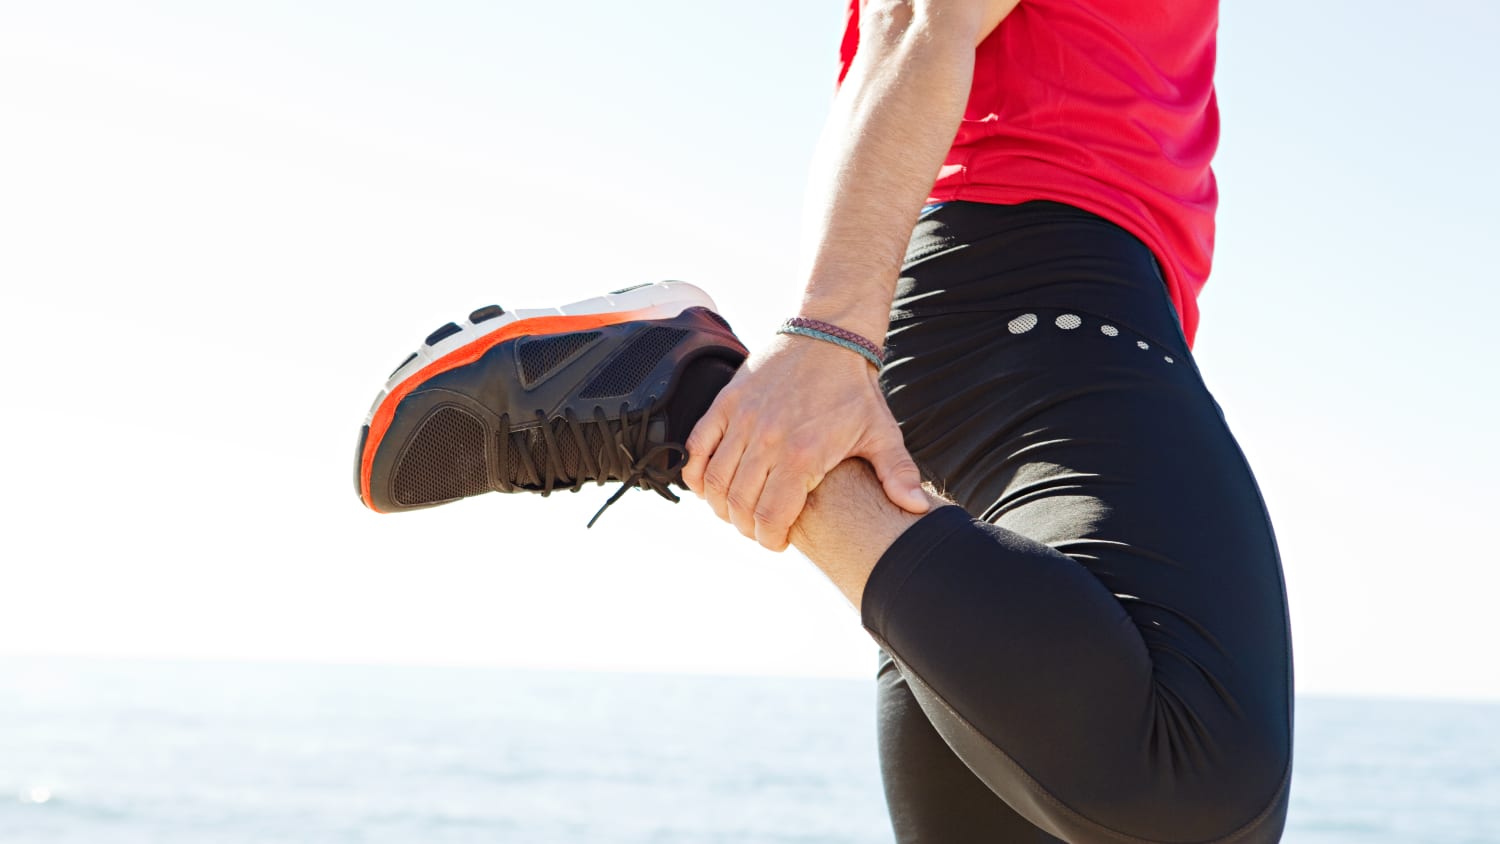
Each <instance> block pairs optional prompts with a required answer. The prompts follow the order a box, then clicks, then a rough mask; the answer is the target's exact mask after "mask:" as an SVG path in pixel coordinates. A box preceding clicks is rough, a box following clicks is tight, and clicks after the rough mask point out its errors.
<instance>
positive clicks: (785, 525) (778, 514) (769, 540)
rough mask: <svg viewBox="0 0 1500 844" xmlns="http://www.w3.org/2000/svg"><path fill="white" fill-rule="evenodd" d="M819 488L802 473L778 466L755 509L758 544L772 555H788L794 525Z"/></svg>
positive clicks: (767, 480) (756, 539)
mask: <svg viewBox="0 0 1500 844" xmlns="http://www.w3.org/2000/svg"><path fill="white" fill-rule="evenodd" d="M816 485H817V484H815V483H814V482H813V478H811V477H810V476H808V475H806V474H804V473H802V472H798V471H796V470H795V469H792V468H789V467H783V466H777V467H776V468H775V469H774V470H773V471H772V472H771V475H770V477H769V478H767V479H766V485H765V488H764V489H763V490H762V491H761V493H760V504H758V505H757V506H756V508H755V541H756V542H759V543H760V544H761V545H764V546H765V547H767V548H769V549H771V550H772V551H785V550H786V546H787V544H788V543H789V541H790V537H791V531H792V525H794V524H796V523H797V518H798V517H799V516H801V515H802V508H803V507H805V506H807V493H808V492H809V491H810V490H811V489H812V488H813V487H814V486H816Z"/></svg>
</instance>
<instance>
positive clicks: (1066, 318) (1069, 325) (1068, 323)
mask: <svg viewBox="0 0 1500 844" xmlns="http://www.w3.org/2000/svg"><path fill="white" fill-rule="evenodd" d="M1080 325H1083V320H1081V319H1079V318H1078V314H1063V315H1062V316H1060V317H1058V318H1057V327H1058V328H1062V329H1065V330H1069V331H1071V330H1072V329H1074V328H1077V327H1078V326H1080Z"/></svg>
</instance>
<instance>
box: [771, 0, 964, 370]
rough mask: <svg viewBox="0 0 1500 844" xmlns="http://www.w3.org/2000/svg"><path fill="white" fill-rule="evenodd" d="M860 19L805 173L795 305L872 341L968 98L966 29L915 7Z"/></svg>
mask: <svg viewBox="0 0 1500 844" xmlns="http://www.w3.org/2000/svg"><path fill="white" fill-rule="evenodd" d="M898 5H899V4H898ZM867 23H868V25H867V27H866V28H865V29H864V31H862V32H861V43H860V48H859V52H858V54H857V55H856V57H855V60H854V63H853V65H852V66H851V67H850V69H849V74H848V75H847V77H846V78H845V80H844V84H843V86H842V87H841V88H840V90H839V93H838V96H837V97H836V98H835V100H834V104H833V108H832V111H831V113H830V115H829V117H828V121H827V123H826V125H825V126H824V129H823V135H822V138H821V140H820V141H819V144H818V148H817V152H816V153H815V155H814V160H813V166H812V169H811V172H810V174H809V179H808V188H807V195H806V206H805V209H804V221H803V225H804V231H803V255H802V261H803V263H802V270H801V271H802V273H804V274H805V280H806V283H807V289H806V293H805V295H804V298H803V306H802V313H803V314H804V315H807V316H812V317H817V318H820V319H825V320H828V321H830V322H833V323H835V324H838V325H841V326H844V327H845V328H848V329H849V330H851V331H855V332H858V333H860V334H863V335H864V336H866V337H869V338H870V339H872V340H874V341H875V342H877V343H879V342H881V341H882V340H883V338H884V336H885V330H886V324H887V320H888V314H889V311H890V304H891V299H892V296H893V295H894V291H895V285H896V278H897V276H898V274H899V272H900V268H901V261H902V257H903V256H904V255H905V251H906V244H907V241H908V239H909V238H910V236H911V230H912V226H913V225H914V224H915V222H916V218H917V213H918V212H919V210H920V209H921V205H922V201H923V200H924V199H925V198H926V197H927V195H928V192H929V191H930V190H931V188H932V184H933V181H934V180H935V179H936V177H937V172H938V168H940V167H941V166H942V163H943V159H944V158H945V156H946V155H947V152H948V149H949V147H950V146H951V145H952V143H953V136H954V134H955V133H956V132H957V131H958V124H959V121H960V119H961V118H962V116H963V110H964V105H965V103H966V102H967V100H968V95H969V85H970V83H971V81H972V78H973V72H974V42H973V40H972V39H973V37H974V33H973V32H972V31H970V30H966V29H965V28H964V27H961V26H952V25H943V24H942V23H941V22H936V23H935V22H934V21H932V20H930V19H927V18H926V17H925V16H921V15H918V16H916V17H915V18H913V17H910V16H901V15H891V14H886V15H877V16H872V18H871V19H869V20H868V22H867Z"/></svg>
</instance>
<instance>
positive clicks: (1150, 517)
mask: <svg viewBox="0 0 1500 844" xmlns="http://www.w3.org/2000/svg"><path fill="white" fill-rule="evenodd" d="M1028 206H1029V207H1028ZM1028 206H1015V207H1000V206H970V204H967V203H961V204H957V205H954V206H948V207H945V208H943V209H940V210H939V211H938V212H937V213H934V214H932V215H928V216H925V217H924V219H923V220H922V221H921V222H920V223H919V225H918V229H917V232H916V233H915V234H914V237H913V240H912V245H911V249H910V251H909V253H908V257H907V263H906V267H905V269H904V272H903V276H902V279H901V284H900V287H899V288H898V297H897V300H896V302H895V304H894V306H893V313H892V326H891V332H890V336H889V338H888V341H887V342H888V347H889V357H888V360H889V363H888V365H887V367H886V369H885V371H884V373H883V381H884V384H885V387H886V391H887V396H888V400H889V402H890V405H891V408H892V410H893V412H894V413H895V415H896V418H897V420H898V422H899V423H900V424H901V427H902V431H903V433H904V435H905V438H906V442H907V446H908V448H909V449H910V450H911V452H912V454H913V456H914V457H915V458H916V460H917V462H918V464H919V465H920V466H921V467H922V470H923V474H924V476H926V477H927V478H928V479H929V480H931V481H932V482H934V483H935V484H936V485H937V486H938V487H940V488H941V489H943V490H944V491H945V492H946V493H947V494H948V495H949V496H951V497H952V498H953V499H954V500H955V501H956V502H957V503H959V504H960V505H962V506H963V507H964V508H965V509H967V510H968V511H969V512H970V513H972V514H973V515H974V516H976V517H978V518H982V519H984V520H986V521H990V522H992V523H994V524H996V525H998V526H1000V527H1003V528H1005V529H1007V530H1009V531H1012V532H1014V533H1016V534H1020V535H1022V536H1024V537H1027V538H1029V539H1032V540H1035V541H1037V542H1040V543H1042V544H1044V545H1047V546H1050V547H1051V548H1053V549H1055V550H1056V551H1059V552H1061V553H1062V554H1065V555H1066V556H1067V557H1069V558H1071V559H1072V560H1073V561H1075V562H1077V563H1079V564H1080V565H1081V566H1083V567H1084V568H1086V569H1087V571H1088V572H1089V574H1090V575H1092V577H1093V578H1095V579H1097V581H1098V582H1099V583H1101V584H1102V585H1103V586H1104V587H1106V588H1107V589H1108V591H1109V592H1110V593H1113V594H1114V595H1115V596H1116V598H1117V599H1118V600H1119V601H1120V604H1121V606H1122V607H1123V609H1124V610H1125V612H1126V613H1127V615H1128V616H1129V619H1130V621H1131V622H1132V626H1133V627H1134V628H1135V631H1137V632H1138V633H1139V637H1140V640H1141V641H1142V642H1143V644H1144V646H1145V649H1146V651H1147V652H1149V655H1150V660H1151V671H1152V688H1153V689H1154V690H1155V691H1154V693H1153V694H1152V695H1151V696H1150V701H1151V704H1150V708H1149V709H1146V710H1141V711H1136V707H1135V706H1121V707H1119V708H1118V710H1116V711H1114V712H1108V711H1107V710H1100V709H1099V708H1098V707H1097V706H1094V707H1092V708H1090V710H1089V711H1090V712H1092V713H1093V714H1095V715H1099V714H1100V713H1101V712H1103V713H1105V714H1106V715H1107V716H1108V717H1107V718H1106V719H1105V720H1103V721H1100V722H1099V724H1098V726H1099V727H1100V731H1099V732H1096V733H1095V734H1094V737H1095V739H1097V740H1098V744H1097V745H1095V744H1090V746H1096V747H1097V748H1098V751H1097V752H1098V753H1099V754H1101V756H1100V761H1101V764H1100V765H1099V766H1098V770H1099V771H1100V772H1103V771H1105V770H1108V771H1111V772H1113V773H1111V774H1110V775H1111V776H1114V775H1117V773H1118V772H1119V771H1122V770H1138V771H1139V775H1140V776H1142V777H1149V776H1153V775H1154V773H1153V772H1159V771H1160V770H1162V769H1161V768H1160V766H1159V763H1160V760H1161V759H1163V758H1166V759H1170V760H1175V761H1174V762H1172V763H1170V764H1169V765H1168V769H1170V768H1171V764H1176V765H1179V766H1185V767H1182V768H1179V769H1178V770H1179V771H1182V770H1185V771H1189V772H1192V771H1194V770H1195V769H1199V768H1201V769H1202V770H1204V771H1206V770H1207V769H1208V767H1209V765H1210V761H1209V760H1215V759H1216V757H1219V756H1220V755H1222V754H1221V751H1224V750H1226V749H1227V748H1216V747H1204V746H1201V745H1199V744H1198V743H1197V742H1198V739H1202V740H1208V737H1211V736H1212V737H1217V736H1230V735H1234V734H1235V724H1236V721H1237V719H1243V718H1252V719H1255V720H1259V721H1271V722H1274V721H1277V720H1280V721H1281V722H1283V723H1285V724H1286V725H1287V728H1288V729H1289V725H1290V643H1289V636H1288V635H1287V631H1286V617H1285V598H1284V590H1283V587H1282V583H1281V574H1280V566H1279V558H1278V556H1277V554H1276V550H1275V542H1274V537H1273V536H1272V534H1271V531H1270V525H1269V520H1268V518H1267V517H1266V514H1265V509H1264V505H1263V504H1262V502H1261V500H1260V496H1259V492H1258V490H1257V488H1256V485H1255V482H1254V479H1253V477H1252V476H1251V474H1250V471H1249V468H1248V466H1247V465H1246V464H1245V461H1244V458H1243V456H1242V455H1241V453H1240V451H1239V448H1238V446H1237V445H1236V444H1235V442H1234V439H1233V437H1232V435H1231V434H1230V433H1229V430H1228V428H1227V426H1226V425H1225V423H1224V420H1223V417H1222V415H1221V414H1220V413H1219V409H1218V406H1217V405H1216V404H1215V403H1214V401H1213V399H1212V397H1211V396H1210V394H1209V393H1208V391H1207V389H1206V387H1205V386H1204V384H1203V381H1202V378H1201V376H1200V374H1199V372H1198V371H1197V369H1196V366H1195V365H1194V363H1193V360H1192V356H1191V354H1190V352H1189V350H1188V349H1187V346H1186V343H1185V342H1184V340H1183V338H1182V334H1181V332H1180V330H1179V328H1178V324H1177V321H1176V315H1175V313H1174V312H1173V310H1172V306H1171V304H1170V301H1169V300H1168V298H1167V296H1166V292H1165V288H1164V286H1163V284H1162V282H1161V279H1160V276H1159V274H1158V273H1159V270H1158V268H1157V266H1156V262H1155V261H1154V259H1153V258H1152V256H1151V255H1150V253H1149V251H1147V250H1146V249H1145V247H1144V246H1142V245H1141V244H1140V243H1139V241H1136V240H1135V239H1134V238H1132V237H1131V236H1130V235H1129V234H1128V233H1126V232H1124V231H1123V230H1120V229H1119V228H1118V227H1115V226H1113V225H1111V224H1109V223H1107V222H1106V221H1104V220H1101V219H1099V218H1097V217H1094V216H1093V215H1088V214H1085V213H1084V212H1080V211H1076V210H1074V209H1070V208H1066V207H1064V206H1059V205H1054V204H1051V203H1032V204H1028ZM1057 635H1064V634H1063V633H1062V631H1058V633H1057ZM1069 668H1070V667H1069V666H1057V667H1056V670H1057V671H1059V672H1064V673H1065V672H1067V671H1068V670H1069ZM1039 678H1042V675H1039V674H1036V675H1032V676H1031V677H1030V678H1029V679H1031V680H1032V681H1033V682H1035V681H1037V680H1038V679H1039ZM984 683H985V684H986V687H985V689H984V690H983V694H984V700H983V702H982V703H980V702H975V703H973V704H972V706H973V707H974V708H979V707H981V706H982V707H983V708H985V709H986V710H987V711H988V712H990V713H991V714H992V715H993V717H994V720H993V721H992V724H993V730H992V732H993V734H994V735H996V736H998V737H999V738H1000V739H1001V743H1002V744H1003V745H1004V746H1006V747H1007V748H1008V749H1009V750H1010V751H1012V755H1013V756H1014V757H1015V758H1016V759H1017V761H1019V762H1020V763H1021V764H1022V765H1023V766H1024V767H1028V768H1029V769H1031V770H1033V773H1036V774H1038V778H1039V779H1042V780H1043V781H1051V782H1055V783H1058V784H1060V788H1062V789H1063V790H1068V789H1071V790H1072V791H1074V792H1077V791H1080V790H1082V791H1087V790H1088V789H1089V788H1102V787H1104V786H1103V784H1102V783H1091V782H1090V773H1089V772H1088V771H1087V770H1083V769H1081V768H1080V767H1079V766H1078V765H1077V764H1076V760H1075V764H1073V765H1072V766H1071V767H1070V768H1068V769H1063V768H1060V767H1057V763H1056V761H1055V760H1057V759H1058V758H1060V754H1059V753H1057V752H1056V751H1057V748H1055V747H1046V746H1044V745H1043V744H1042V743H1040V739H1039V738H1038V736H1039V735H1041V733H1040V732H1038V731H1037V730H1036V729H1034V725H1036V724H1038V723H1042V722H1044V721H1048V720H1051V721H1056V720H1057V718H1058V717H1059V715H1058V712H1059V706H1058V702H1057V701H1056V700H1055V699H1050V697H1049V696H1046V695H1036V694H1029V693H1028V690H1027V689H1024V688H1020V687H1016V688H1013V689H1012V688H1010V687H1008V686H1007V683H1006V680H1005V678H1003V677H1002V678H994V677H991V678H987V679H986V680H985V681H984ZM1079 711H1080V712H1082V711H1083V707H1082V704H1080V706H1079ZM1278 711H1279V715H1278V714H1277V712H1278ZM1084 729H1085V728H1084V727H1083V725H1081V724H1080V731H1083V730H1084ZM1195 737H1197V738H1195ZM1132 743H1133V744H1132ZM1132 747H1135V748H1140V749H1142V750H1143V751H1144V752H1141V753H1140V755H1139V762H1138V767H1137V768H1134V769H1133V768H1131V767H1130V765H1132V764H1137V763H1134V762H1131V763H1126V762H1121V761H1118V760H1115V759H1113V758H1111V760H1110V762H1109V763H1108V764H1105V763H1104V762H1105V757H1107V756H1119V757H1121V758H1122V759H1123V758H1124V757H1126V756H1128V755H1129V754H1130V753H1131V752H1132V750H1131V748H1132ZM930 750H931V748H930V746H928V747H927V748H926V749H925V750H923V751H921V752H920V753H919V752H908V753H906V754H904V755H905V756H906V757H907V758H909V759H913V760H917V759H925V758H926V755H925V754H927V752H928V751H930ZM896 755H897V756H899V755H902V754H899V753H897V754H896ZM1249 755H1253V754H1247V756H1249ZM1267 758H1268V759H1269V758H1270V757H1267ZM902 764H903V762H902V760H901V759H899V758H893V759H890V760H888V761H887V767H888V768H899V767H901V766H902ZM921 764H929V765H930V764H932V763H930V762H922V763H921ZM1213 764H1214V765H1217V764H1218V762H1217V761H1214V762H1213ZM1246 764H1247V765H1248V764H1253V762H1252V760H1251V759H1248V758H1247V759H1246ZM1268 764H1269V762H1268ZM889 781H890V778H888V782H889ZM899 781H900V780H898V782H899ZM1214 782H1215V780H1214V778H1213V777H1210V776H1204V777H1202V778H1195V777H1193V776H1188V777H1184V778H1180V780H1178V781H1175V782H1174V786H1173V787H1175V788H1180V789H1182V790H1183V792H1184V796H1185V797H1186V796H1187V795H1188V792H1191V790H1192V789H1194V788H1195V787H1197V786H1198V785H1199V784H1201V785H1202V787H1203V788H1204V789H1210V788H1215V787H1217V786H1216V785H1215V784H1214ZM914 793H915V792H914ZM928 799H929V800H940V799H941V798H940V797H930V798H928ZM997 799H998V798H997ZM898 804H901V803H900V801H898ZM996 840H1005V839H1004V838H997V839H996Z"/></svg>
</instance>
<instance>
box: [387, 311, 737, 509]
mask: <svg viewBox="0 0 1500 844" xmlns="http://www.w3.org/2000/svg"><path fill="white" fill-rule="evenodd" d="M745 355H746V350H745V347H744V345H743V344H741V343H740V342H739V340H738V339H737V338H736V337H735V336H734V334H733V332H732V331H730V329H729V326H728V324H727V323H726V322H724V320H723V318H722V317H720V316H719V315H718V314H715V313H713V312H712V311H710V310H708V309H707V308H702V307H694V308H688V309H687V310H684V311H682V313H680V314H678V315H677V316H675V317H671V318H666V319H653V320H632V321H627V322H621V323H618V324H614V325H605V326H600V327H595V328H592V329H590V330H587V331H575V332H566V333H557V334H541V335H525V336H518V337H516V338H515V339H513V340H508V341H506V342H503V343H500V344H498V345H496V346H494V347H493V348H491V349H490V350H489V351H487V352H486V353H484V354H483V355H482V356H480V357H479V358H478V359H477V360H475V361H474V362H472V363H469V364H467V365H464V366H459V367H457V368H454V369H451V370H448V371H446V372H442V373H439V374H437V375H435V376H433V377H431V378H428V379H426V380H425V381H423V382H421V383H420V384H418V385H416V386H415V387H414V388H413V389H412V390H411V391H410V392H409V393H407V395H406V396H405V397H404V398H402V399H401V400H400V403H399V405H397V406H396V409H395V413H394V416H393V417H392V419H391V422H390V425H389V428H388V429H387V430H386V431H385V432H384V435H383V437H382V438H381V441H380V442H379V443H378V444H377V445H376V451H375V454H374V459H373V461H372V462H371V466H370V475H369V499H370V500H369V502H368V503H370V504H371V505H372V506H373V508H374V509H376V510H379V511H381V512H392V511H398V510H410V509H416V508H420V507H430V506H433V505H436V504H442V503H446V502H448V501H453V500H455V499H458V498H464V497H468V496H472V495H477V494H479V493H482V492H488V491H491V490H494V491H499V492H517V491H534V492H540V493H542V494H544V495H546V494H548V493H550V492H551V491H552V490H554V489H557V488H560V487H566V488H569V489H572V490H577V489H579V488H580V487H581V486H582V485H583V484H585V483H588V482H597V483H601V484H602V483H605V482H607V481H620V482H624V484H625V486H624V487H622V489H621V490H620V492H621V493H623V492H624V491H625V489H629V488H634V487H640V488H647V489H653V490H655V491H657V492H658V493H660V494H662V495H663V496H666V497H668V498H671V499H673V500H676V496H674V495H673V494H672V493H671V491H670V490H669V489H668V484H670V483H673V482H677V483H680V476H679V471H680V468H681V464H682V462H683V460H684V457H685V452H684V451H683V449H682V445H681V442H682V439H683V438H685V437H686V436H687V434H688V431H689V430H691V425H692V422H694V421H696V416H690V417H688V418H685V417H684V415H683V414H681V413H677V414H674V413H672V412H671V411H672V408H673V404H674V402H681V401H683V400H684V399H685V398H687V399H690V400H692V401H696V402H697V403H698V404H701V405H702V406H703V407H706V404H707V403H706V401H704V397H703V396H702V395H696V396H691V397H684V396H682V395H680V393H681V386H682V383H683V374H684V372H686V371H687V370H688V369H690V368H694V367H697V368H698V369H699V370H702V369H703V367H704V365H706V364H709V363H712V365H713V367H714V369H715V371H717V372H722V373H723V375H722V377H721V378H719V379H718V380H717V381H714V382H713V383H714V386H712V387H711V388H707V389H711V390H712V391H714V392H716V391H717V388H718V387H720V386H722V382H723V381H727V379H728V377H729V376H730V375H732V373H733V370H734V368H735V367H737V366H738V365H739V364H740V362H741V361H743V360H744V358H745ZM702 381H703V379H701V378H698V379H689V382H690V383H691V384H693V386H692V387H691V388H690V391H696V392H698V393H702V392H703V391H704V390H705V389H706V388H705V387H704V386H703V385H702V383H699V382H702ZM708 398H709V399H710V400H711V395H710V396H708ZM697 412H698V413H700V414H701V410H699V411H697ZM362 450H363V446H362ZM618 495H619V493H617V494H616V498H618ZM614 500H615V499H611V503H612V502H613V501H614ZM606 506H607V505H606Z"/></svg>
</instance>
